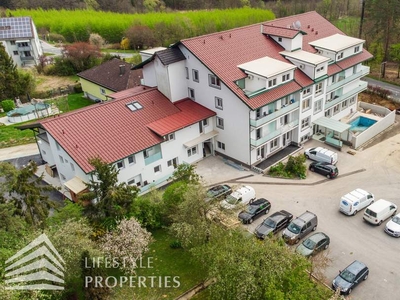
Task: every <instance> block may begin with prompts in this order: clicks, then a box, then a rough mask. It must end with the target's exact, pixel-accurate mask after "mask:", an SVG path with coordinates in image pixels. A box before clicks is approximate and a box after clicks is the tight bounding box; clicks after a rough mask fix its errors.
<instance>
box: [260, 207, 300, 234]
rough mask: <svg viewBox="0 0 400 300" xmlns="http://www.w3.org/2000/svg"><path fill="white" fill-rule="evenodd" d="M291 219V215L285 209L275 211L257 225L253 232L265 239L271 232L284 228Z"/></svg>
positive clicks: (274, 232)
mask: <svg viewBox="0 0 400 300" xmlns="http://www.w3.org/2000/svg"><path fill="white" fill-rule="evenodd" d="M292 219H293V215H292V214H291V213H289V212H287V211H286V210H281V211H277V212H275V213H273V214H272V215H270V216H269V217H268V218H266V219H265V220H264V221H263V222H262V223H261V224H260V225H258V227H257V228H256V230H255V231H254V234H255V235H256V237H258V238H259V239H265V237H266V236H268V234H270V233H271V232H272V233H273V234H276V233H277V232H278V231H279V230H281V229H283V228H286V227H287V226H288V224H289V223H290V221H292Z"/></svg>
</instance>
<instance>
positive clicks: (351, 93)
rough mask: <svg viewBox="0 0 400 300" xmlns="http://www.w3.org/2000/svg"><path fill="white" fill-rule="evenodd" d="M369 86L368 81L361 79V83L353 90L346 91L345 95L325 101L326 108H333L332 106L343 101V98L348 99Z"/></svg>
mask: <svg viewBox="0 0 400 300" xmlns="http://www.w3.org/2000/svg"><path fill="white" fill-rule="evenodd" d="M367 86H368V83H367V82H365V81H360V83H359V85H358V86H357V87H355V88H354V89H352V90H351V91H349V92H347V93H344V94H343V95H341V96H339V97H337V98H336V99H333V100H330V101H328V102H327V103H325V109H328V108H331V107H332V106H335V105H336V104H338V103H340V102H342V101H343V100H346V99H348V98H350V97H352V96H354V95H357V94H358V93H361V92H362V91H364V90H366V89H367Z"/></svg>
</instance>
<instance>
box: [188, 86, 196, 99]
mask: <svg viewBox="0 0 400 300" xmlns="http://www.w3.org/2000/svg"><path fill="white" fill-rule="evenodd" d="M188 92H189V98H190V99H192V100H195V99H196V98H195V96H194V89H192V88H188Z"/></svg>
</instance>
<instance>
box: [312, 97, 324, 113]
mask: <svg viewBox="0 0 400 300" xmlns="http://www.w3.org/2000/svg"><path fill="white" fill-rule="evenodd" d="M321 110H322V99H320V100H317V101H315V102H314V114H316V113H319V112H320V111H321Z"/></svg>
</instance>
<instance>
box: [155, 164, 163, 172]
mask: <svg viewBox="0 0 400 300" xmlns="http://www.w3.org/2000/svg"><path fill="white" fill-rule="evenodd" d="M159 172H161V165H158V166H155V167H154V173H159Z"/></svg>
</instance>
